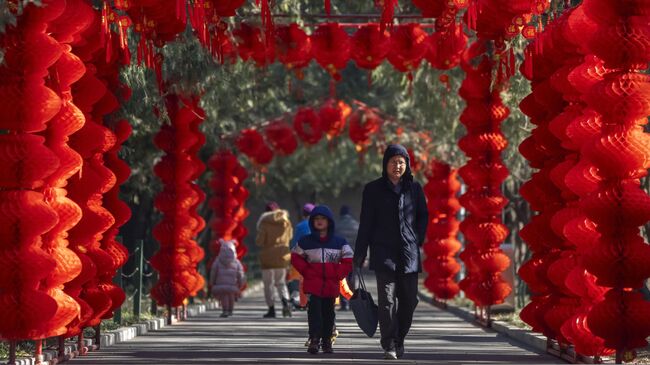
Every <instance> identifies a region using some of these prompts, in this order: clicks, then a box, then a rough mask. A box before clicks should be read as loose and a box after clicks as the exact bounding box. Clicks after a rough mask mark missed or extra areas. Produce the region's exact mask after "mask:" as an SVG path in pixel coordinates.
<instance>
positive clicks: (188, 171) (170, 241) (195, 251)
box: [151, 94, 205, 320]
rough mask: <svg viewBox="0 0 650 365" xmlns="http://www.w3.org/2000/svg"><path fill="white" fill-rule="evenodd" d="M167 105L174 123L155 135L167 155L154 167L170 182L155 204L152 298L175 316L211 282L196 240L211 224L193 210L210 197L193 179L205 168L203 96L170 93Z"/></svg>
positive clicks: (171, 122)
mask: <svg viewBox="0 0 650 365" xmlns="http://www.w3.org/2000/svg"><path fill="white" fill-rule="evenodd" d="M165 105H166V107H167V113H168V115H169V118H170V124H165V125H163V126H162V127H161V129H160V131H159V132H158V134H157V135H156V137H155V139H154V142H155V144H156V145H157V146H158V147H159V148H160V149H161V150H163V151H165V152H166V154H165V156H163V158H162V159H161V161H160V162H158V163H157V164H156V165H155V166H154V173H155V174H156V175H157V176H158V177H159V178H160V180H161V181H162V182H163V185H164V188H163V191H162V192H160V193H159V194H158V196H157V197H156V199H155V201H154V204H155V206H156V208H157V209H158V210H159V211H161V212H163V214H164V216H163V219H162V221H161V222H160V223H159V224H158V225H157V226H156V227H155V228H154V230H153V235H154V237H156V239H157V240H158V242H159V243H160V250H159V251H158V252H157V253H156V254H155V255H154V256H153V257H152V258H151V265H152V266H153V267H154V268H155V269H156V270H157V271H158V273H159V279H158V282H157V283H156V284H155V285H154V287H153V288H152V290H151V296H152V298H154V299H155V300H156V301H157V302H158V304H160V305H164V306H167V307H168V316H169V317H168V320H169V319H170V318H171V308H172V307H178V306H181V305H182V304H184V301H185V299H186V298H187V297H189V296H195V295H196V294H197V292H198V291H199V290H201V289H203V286H204V283H205V280H204V279H203V277H202V276H201V275H200V274H199V273H198V271H197V268H196V266H197V264H198V263H199V262H200V261H201V260H202V259H203V257H204V252H203V249H202V248H201V247H200V246H199V245H198V244H197V243H196V241H194V237H195V236H196V234H197V233H198V231H199V230H200V229H201V228H203V227H204V226H205V222H204V221H203V219H202V218H200V217H198V216H197V214H196V212H191V211H192V210H196V207H197V206H198V204H200V203H201V201H200V199H201V197H203V198H205V194H203V193H200V192H199V191H198V190H200V189H198V187H197V186H195V184H194V183H193V181H194V180H195V179H196V177H197V176H199V175H200V174H201V172H202V171H203V169H204V166H203V163H201V162H200V161H199V160H198V158H197V156H196V155H195V154H196V152H197V151H198V150H199V149H200V147H201V145H202V144H203V143H204V142H205V138H204V137H203V136H201V133H200V131H199V130H198V124H199V123H201V121H202V120H203V119H204V114H203V111H202V110H201V108H200V107H199V106H198V99H197V98H191V99H190V98H181V97H179V96H177V95H174V94H169V95H168V96H167V97H166V98H165ZM197 217H198V218H197Z"/></svg>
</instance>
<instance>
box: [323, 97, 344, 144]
mask: <svg viewBox="0 0 650 365" xmlns="http://www.w3.org/2000/svg"><path fill="white" fill-rule="evenodd" d="M351 112H352V108H350V106H349V105H347V104H346V103H345V102H344V101H342V100H338V101H337V100H334V99H327V100H326V101H325V102H324V103H323V105H321V107H320V109H319V110H318V119H319V121H320V129H321V130H322V131H323V132H324V133H325V136H326V137H327V139H332V138H334V137H337V136H339V135H340V134H341V133H343V130H344V129H345V125H346V123H347V119H348V117H349V116H350V113H351Z"/></svg>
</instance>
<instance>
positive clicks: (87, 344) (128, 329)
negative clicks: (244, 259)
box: [2, 281, 264, 365]
mask: <svg viewBox="0 0 650 365" xmlns="http://www.w3.org/2000/svg"><path fill="white" fill-rule="evenodd" d="M263 287H264V284H263V283H262V282H261V281H260V282H256V283H255V284H253V285H251V286H249V287H248V288H246V290H244V292H243V293H242V297H247V296H249V295H251V294H252V293H254V292H256V291H258V290H261V289H262V288H263ZM218 307H219V305H218V304H217V302H216V301H210V302H206V303H197V304H189V305H188V306H187V317H195V316H198V315H199V314H201V313H204V312H206V311H208V310H214V309H217V308H218ZM177 322H178V320H177V319H176V317H175V316H173V317H172V325H173V324H174V323H177ZM163 327H167V321H166V319H165V318H154V319H149V320H146V321H143V322H140V323H135V324H132V325H130V326H125V327H120V328H118V329H115V330H112V331H106V332H104V333H101V334H100V337H99V347H98V346H97V345H96V344H94V340H93V339H91V338H85V339H84V340H83V346H84V347H83V349H81V351H80V349H79V348H78V347H77V342H76V341H74V342H66V344H65V356H64V358H63V359H59V358H58V350H49V349H43V355H42V357H41V359H40V360H41V362H40V364H41V365H56V364H59V363H61V362H63V361H66V360H70V359H73V358H75V357H77V356H79V355H80V353H86V352H88V351H99V349H101V348H104V347H108V346H112V345H115V344H118V343H122V342H125V341H129V340H132V339H134V338H135V337H136V336H141V335H144V334H146V333H148V332H150V331H156V330H159V329H161V328H163ZM3 360H4V359H3ZM2 364H5V363H2ZM35 364H36V358H35V357H23V358H18V359H16V365H35Z"/></svg>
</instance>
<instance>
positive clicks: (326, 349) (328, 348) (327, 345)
mask: <svg viewBox="0 0 650 365" xmlns="http://www.w3.org/2000/svg"><path fill="white" fill-rule="evenodd" d="M321 348H322V349H323V353H325V354H331V353H333V352H334V349H332V341H331V340H330V339H329V338H323V342H322V343H321Z"/></svg>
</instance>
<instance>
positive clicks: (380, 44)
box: [350, 23, 390, 70]
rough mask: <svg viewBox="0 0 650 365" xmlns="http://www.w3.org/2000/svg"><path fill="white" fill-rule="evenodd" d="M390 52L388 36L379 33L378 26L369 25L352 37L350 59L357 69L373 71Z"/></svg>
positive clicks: (385, 32)
mask: <svg viewBox="0 0 650 365" xmlns="http://www.w3.org/2000/svg"><path fill="white" fill-rule="evenodd" d="M389 51H390V34H389V33H388V32H387V31H383V32H381V31H380V30H379V24H375V23H370V24H366V25H364V26H362V27H361V28H359V29H358V30H357V31H356V32H355V33H354V35H353V36H352V46H351V48H350V58H352V59H353V60H354V62H355V63H356V64H357V67H361V68H364V69H367V70H374V69H375V68H377V66H379V65H380V64H381V63H382V61H383V60H384V58H386V56H387V55H388V52H389Z"/></svg>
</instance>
